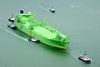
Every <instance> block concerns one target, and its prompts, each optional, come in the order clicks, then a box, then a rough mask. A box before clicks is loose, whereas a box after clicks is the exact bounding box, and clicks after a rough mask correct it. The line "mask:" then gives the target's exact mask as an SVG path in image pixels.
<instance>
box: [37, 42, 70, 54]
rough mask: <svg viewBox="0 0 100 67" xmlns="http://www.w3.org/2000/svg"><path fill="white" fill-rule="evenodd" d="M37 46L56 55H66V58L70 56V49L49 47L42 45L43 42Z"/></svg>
mask: <svg viewBox="0 0 100 67" xmlns="http://www.w3.org/2000/svg"><path fill="white" fill-rule="evenodd" d="M36 44H37V45H38V46H40V47H41V48H43V49H44V50H47V51H50V52H52V53H56V54H60V55H64V56H66V55H69V49H68V48H66V49H60V48H56V47H52V46H48V45H46V44H44V43H41V42H36Z"/></svg>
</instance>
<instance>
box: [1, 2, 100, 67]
mask: <svg viewBox="0 0 100 67" xmlns="http://www.w3.org/2000/svg"><path fill="white" fill-rule="evenodd" d="M51 8H54V9H55V10H56V13H55V14H52V13H50V12H49V11H48V10H49V9H51ZM20 9H24V10H25V11H32V12H34V14H36V17H37V18H38V19H39V20H44V21H46V22H48V24H49V25H51V26H53V27H55V28H56V29H58V30H59V31H61V32H63V33H65V34H66V35H68V36H69V38H70V45H69V47H68V48H67V49H66V51H62V50H59V49H54V48H50V47H48V46H45V45H43V44H40V43H31V42H28V41H27V39H23V38H21V37H19V36H17V35H16V34H13V33H12V31H11V30H10V29H8V28H7V27H6V25H7V24H8V23H9V22H8V21H7V19H8V18H9V17H10V16H11V15H13V16H14V15H15V14H16V13H18V11H19V10H20ZM85 50H86V51H87V52H88V54H89V56H90V57H91V58H92V60H93V62H92V63H91V64H85V63H83V62H80V61H79V60H78V59H77V57H78V56H79V55H80V54H81V53H84V51H85ZM99 52H100V1H99V0H30V1H29V0H27V1H26V0H21V1H20V0H0V67H67V66H68V67H99V66H100V60H99V59H100V54H99Z"/></svg>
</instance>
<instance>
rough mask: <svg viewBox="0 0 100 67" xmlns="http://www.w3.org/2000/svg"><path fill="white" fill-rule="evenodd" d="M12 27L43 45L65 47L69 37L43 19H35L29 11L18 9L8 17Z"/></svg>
mask: <svg viewBox="0 0 100 67" xmlns="http://www.w3.org/2000/svg"><path fill="white" fill-rule="evenodd" d="M9 21H11V22H12V25H10V26H9V27H10V28H12V29H19V30H20V31H22V32H24V33H26V34H28V35H29V36H31V37H32V38H31V39H29V40H30V41H40V42H41V43H44V44H45V45H49V46H52V47H57V48H61V49H66V47H67V46H68V44H69V39H68V37H66V36H65V35H63V34H62V33H60V32H58V31H57V30H55V29H54V28H52V27H50V26H48V25H47V24H46V23H45V22H44V21H39V20H37V19H36V18H35V17H34V16H33V14H32V13H31V12H26V13H24V12H23V11H20V14H17V15H16V16H15V17H14V18H13V19H9Z"/></svg>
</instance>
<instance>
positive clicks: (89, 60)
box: [78, 51, 92, 63]
mask: <svg viewBox="0 0 100 67" xmlns="http://www.w3.org/2000/svg"><path fill="white" fill-rule="evenodd" d="M78 59H79V60H81V61H84V62H86V63H91V62H92V60H91V58H90V57H88V55H87V53H86V51H85V53H84V54H83V55H80V56H79V57H78Z"/></svg>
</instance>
